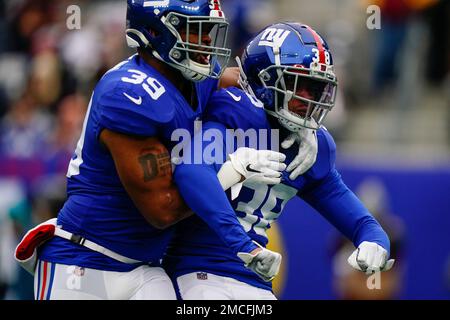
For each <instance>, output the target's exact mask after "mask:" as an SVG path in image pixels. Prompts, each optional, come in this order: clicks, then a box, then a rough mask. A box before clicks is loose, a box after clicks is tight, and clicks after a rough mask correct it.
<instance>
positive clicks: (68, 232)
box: [16, 0, 284, 299]
mask: <svg viewBox="0 0 450 320" xmlns="http://www.w3.org/2000/svg"><path fill="white" fill-rule="evenodd" d="M227 26H228V25H227V22H226V20H225V17H224V14H223V12H222V11H221V9H220V3H219V1H217V0H214V1H212V0H210V1H208V0H195V1H194V0H192V1H183V0H164V1H143V0H128V8H127V30H126V37H127V42H128V45H129V46H131V47H133V48H136V49H137V54H135V55H133V56H132V57H130V58H129V59H128V60H126V61H123V62H121V63H119V64H118V65H117V66H116V67H114V68H113V69H111V70H110V71H108V72H107V73H106V74H105V75H104V76H103V77H102V79H101V80H100V81H99V83H98V84H97V86H96V87H95V89H94V92H93V94H92V97H91V100H90V103H89V107H88V110H87V114H86V117H85V121H84V124H83V130H82V133H81V137H80V139H79V141H78V144H77V147H76V150H75V154H74V157H73V158H72V160H71V161H70V164H69V168H68V172H67V178H68V180H67V192H68V199H67V201H66V202H65V204H64V207H63V208H62V209H61V211H60V212H59V214H58V217H57V220H56V219H54V220H51V221H49V222H46V223H44V224H42V225H40V226H38V227H37V228H35V229H33V230H31V231H30V232H29V233H28V234H27V235H26V236H25V237H24V239H23V241H22V242H21V244H19V246H18V248H17V250H16V258H17V259H18V260H19V261H22V262H28V263H29V265H30V268H31V269H30V271H31V272H32V273H34V277H35V286H34V290H35V298H36V299H175V292H174V289H173V286H172V283H171V281H170V279H169V278H168V276H167V275H166V273H165V272H164V270H163V269H162V268H161V267H160V260H161V258H162V256H163V253H164V251H165V249H166V246H167V244H168V242H169V240H170V237H171V235H172V229H171V228H170V226H171V225H173V224H174V223H176V222H177V221H180V220H181V219H183V218H185V217H187V216H189V215H191V214H192V212H191V210H189V208H188V207H187V206H186V204H185V203H184V201H183V199H182V198H181V196H180V194H179V192H178V191H177V189H176V188H175V185H174V183H173V181H172V166H171V159H170V155H169V152H168V150H170V149H171V148H172V147H173V144H174V142H173V141H172V139H171V135H172V132H173V131H174V130H175V129H177V128H184V129H186V130H188V131H189V132H193V130H194V120H195V119H196V118H197V117H199V116H201V115H202V113H203V111H204V109H205V105H206V103H207V101H208V100H209V98H210V95H211V94H212V92H213V91H214V90H216V89H217V84H218V80H219V77H220V76H221V74H222V71H223V70H222V69H223V67H224V66H226V63H227V60H228V57H229V49H227V48H226V47H225V35H226V30H227ZM263 156H264V157H265V158H267V159H268V161H267V162H265V164H269V167H267V168H266V169H267V170H263V171H264V172H265V173H267V176H265V174H264V173H262V174H261V175H260V178H261V180H260V181H264V179H269V180H270V181H272V180H273V179H275V183H276V182H279V180H278V181H277V179H279V176H280V173H279V172H274V171H276V169H280V170H282V169H284V165H283V164H282V163H281V162H282V161H283V159H282V158H280V156H279V155H277V154H276V153H274V152H265V153H264V154H263ZM245 161H246V160H245V159H242V161H241V165H242V166H246V165H247V163H246V162H245ZM270 166H271V167H270ZM228 167H229V168H230V169H231V170H232V171H233V170H234V169H233V166H228ZM273 168H275V170H272V169H273ZM278 171H279V170H278ZM214 178H215V180H216V181H217V178H216V177H214ZM244 178H245V175H244V176H239V180H240V179H244ZM271 179H272V180H271ZM191 183H194V181H191ZM213 192H214V189H211V192H209V190H205V194H208V195H209V198H210V199H212V200H214V199H215V197H216V196H217V197H219V199H218V200H217V202H219V203H220V197H223V199H224V201H225V202H227V199H226V197H225V193H224V192H223V191H222V190H220V193H219V194H218V195H216V194H214V193H213ZM227 204H228V202H227ZM228 205H229V204H228ZM222 208H223V209H222V211H221V212H220V214H221V215H223V217H222V218H221V219H218V221H217V222H216V221H214V222H212V224H211V225H212V226H213V227H215V226H220V228H219V230H224V235H223V236H222V239H223V241H225V243H226V244H227V245H229V246H230V250H232V251H233V252H238V251H243V252H247V253H253V254H257V253H258V256H259V258H261V259H266V258H270V257H271V256H272V253H271V252H268V251H265V250H262V249H261V248H258V246H257V245H255V244H254V243H252V241H251V239H250V238H249V237H248V235H247V234H246V233H245V232H244V230H243V228H242V227H241V225H240V224H239V223H238V221H237V219H236V216H235V213H234V211H233V210H232V208H231V206H229V207H227V206H224V207H222ZM202 212H203V211H202ZM218 215H219V213H216V216H218ZM202 218H205V219H206V220H208V221H209V220H213V219H214V218H215V216H202ZM223 224H225V226H224V227H223V226H222V225H223ZM42 243H43V244H42ZM40 244H42V245H41V246H39V245H40ZM36 247H39V248H38V250H37V252H36V250H35V249H36ZM261 252H262V253H264V254H261ZM36 256H37V264H36V265H35V264H34V261H35V259H36Z"/></svg>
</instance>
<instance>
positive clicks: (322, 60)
mask: <svg viewBox="0 0 450 320" xmlns="http://www.w3.org/2000/svg"><path fill="white" fill-rule="evenodd" d="M306 28H307V29H308V30H309V31H310V32H311V34H312V35H313V37H314V40H316V45H317V49H319V62H320V63H325V61H326V60H325V48H324V46H323V44H322V38H321V37H320V36H319V35H318V34H317V32H315V31H314V30H313V29H312V28H311V27H310V26H306Z"/></svg>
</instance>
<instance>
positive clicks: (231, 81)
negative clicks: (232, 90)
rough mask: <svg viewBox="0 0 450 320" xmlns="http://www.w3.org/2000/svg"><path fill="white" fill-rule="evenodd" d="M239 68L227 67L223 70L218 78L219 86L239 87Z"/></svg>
mask: <svg viewBox="0 0 450 320" xmlns="http://www.w3.org/2000/svg"><path fill="white" fill-rule="evenodd" d="M238 80H239V68H238V67H228V68H226V69H225V70H224V72H223V74H222V76H221V77H220V80H219V88H228V87H238V88H239V87H240V85H239V81H238Z"/></svg>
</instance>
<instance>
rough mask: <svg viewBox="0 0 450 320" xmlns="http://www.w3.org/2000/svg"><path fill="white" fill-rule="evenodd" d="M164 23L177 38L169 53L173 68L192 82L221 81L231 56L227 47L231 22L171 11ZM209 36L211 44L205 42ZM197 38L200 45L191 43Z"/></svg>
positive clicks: (163, 20)
mask: <svg viewBox="0 0 450 320" xmlns="http://www.w3.org/2000/svg"><path fill="white" fill-rule="evenodd" d="M162 22H163V23H164V25H165V26H166V27H167V28H168V29H169V30H170V32H171V33H172V34H173V35H174V36H175V38H176V43H175V45H174V46H173V47H172V49H171V50H170V52H169V59H170V62H168V63H169V64H170V65H171V66H173V67H174V68H176V69H178V70H180V71H181V73H182V74H183V75H184V77H186V78H187V79H188V80H192V81H202V80H204V79H206V78H208V77H209V78H213V79H219V78H220V76H221V75H222V73H223V70H224V68H225V67H226V65H227V64H228V59H229V58H230V55H231V50H230V49H228V48H226V38H227V32H228V22H226V20H225V19H224V18H222V17H209V16H187V15H183V14H180V13H176V12H170V13H169V14H168V15H167V16H166V17H163V18H162ZM205 34H208V42H209V43H204V37H205ZM193 35H196V36H197V37H196V38H197V39H198V41H197V43H192V42H189V40H190V39H191V38H195V37H193Z"/></svg>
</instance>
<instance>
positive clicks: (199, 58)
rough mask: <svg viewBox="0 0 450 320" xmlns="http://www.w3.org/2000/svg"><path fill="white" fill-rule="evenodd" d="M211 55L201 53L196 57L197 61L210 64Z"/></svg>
mask: <svg viewBox="0 0 450 320" xmlns="http://www.w3.org/2000/svg"><path fill="white" fill-rule="evenodd" d="M210 58H211V55H210V54H207V53H200V54H198V55H197V57H196V61H197V62H198V63H200V64H205V65H208V64H209V63H210Z"/></svg>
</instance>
